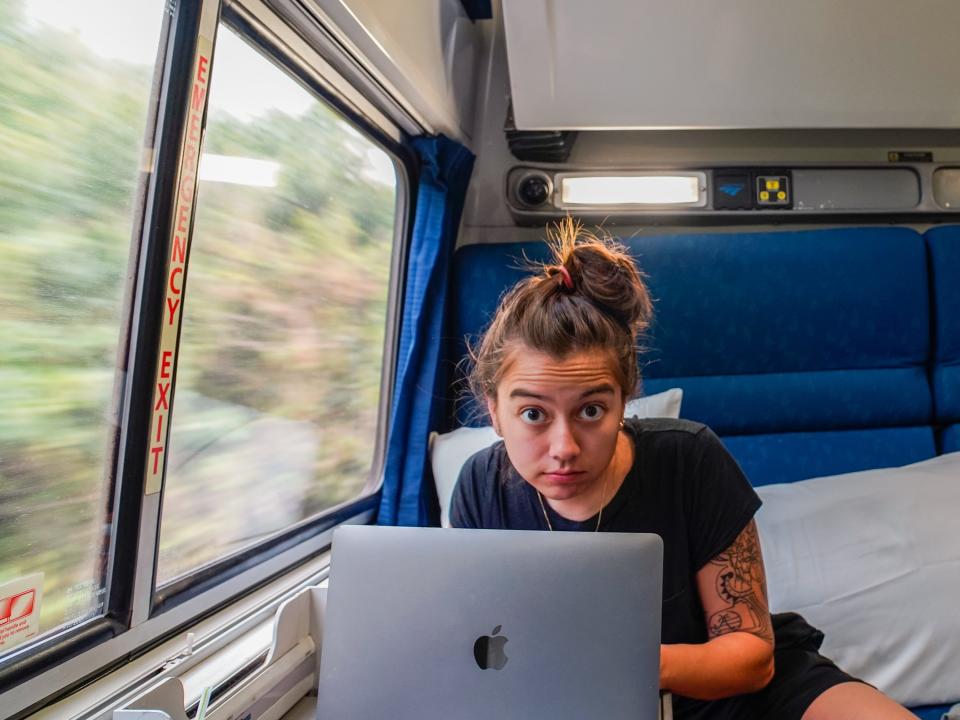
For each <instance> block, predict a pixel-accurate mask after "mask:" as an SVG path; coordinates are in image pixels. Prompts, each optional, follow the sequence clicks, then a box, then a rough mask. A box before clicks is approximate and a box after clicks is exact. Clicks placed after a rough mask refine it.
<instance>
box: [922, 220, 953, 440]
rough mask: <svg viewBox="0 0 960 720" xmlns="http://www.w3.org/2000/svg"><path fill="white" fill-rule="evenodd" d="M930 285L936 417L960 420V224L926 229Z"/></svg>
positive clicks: (943, 419) (944, 419)
mask: <svg viewBox="0 0 960 720" xmlns="http://www.w3.org/2000/svg"><path fill="white" fill-rule="evenodd" d="M925 237H926V240H927V245H928V247H929V249H930V270H931V274H932V276H933V277H932V285H933V292H932V296H933V308H932V311H933V320H934V322H933V326H934V338H935V343H936V346H935V352H934V358H935V364H934V367H933V381H932V384H933V398H934V408H935V412H936V418H937V420H939V421H941V422H956V421H957V420H960V227H958V226H951V227H941V228H934V229H933V230H928V231H927V233H926V235H925Z"/></svg>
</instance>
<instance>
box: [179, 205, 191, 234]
mask: <svg viewBox="0 0 960 720" xmlns="http://www.w3.org/2000/svg"><path fill="white" fill-rule="evenodd" d="M189 213H190V205H189V204H188V203H182V204H181V205H180V211H179V213H178V214H177V231H178V232H182V233H185V232H186V231H187V215H188V214H189Z"/></svg>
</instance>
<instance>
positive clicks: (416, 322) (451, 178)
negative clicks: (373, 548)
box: [377, 136, 474, 525]
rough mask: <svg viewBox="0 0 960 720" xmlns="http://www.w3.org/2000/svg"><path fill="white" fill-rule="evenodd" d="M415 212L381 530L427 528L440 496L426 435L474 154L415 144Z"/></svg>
mask: <svg viewBox="0 0 960 720" xmlns="http://www.w3.org/2000/svg"><path fill="white" fill-rule="evenodd" d="M413 147H414V149H415V150H416V152H417V155H418V156H419V159H420V179H419V184H418V187H417V199H416V202H417V209H416V217H415V220H414V224H413V237H412V239H411V244H410V249H409V251H408V253H407V276H406V285H405V288H406V289H405V293H404V300H403V319H402V321H401V322H402V324H401V326H400V351H399V354H398V356H397V375H396V377H397V380H396V385H395V386H394V391H393V408H392V412H391V422H390V434H389V437H388V440H387V464H386V471H385V476H384V482H383V492H382V495H381V498H380V510H379V512H378V514H377V523H378V524H380V525H427V524H429V523H430V522H431V521H432V520H434V515H435V514H436V511H435V510H434V508H433V506H434V505H435V504H436V492H435V490H434V488H433V484H432V483H430V482H424V479H425V477H426V476H427V472H426V465H427V463H426V459H427V435H428V433H429V432H430V424H431V420H432V417H433V416H434V413H435V410H436V408H435V407H434V405H435V400H434V399H435V398H436V397H437V393H436V392H435V390H436V387H435V384H436V381H437V376H438V372H437V370H438V362H439V357H440V347H441V344H442V343H441V340H442V337H441V335H442V332H443V322H444V311H445V308H446V299H447V283H448V274H449V267H450V257H451V255H452V253H453V247H454V244H455V242H456V238H457V229H458V228H459V226H460V215H461V213H462V212H463V201H464V196H465V195H466V190H467V183H468V181H469V179H470V171H471V170H472V169H473V160H474V157H473V154H472V153H471V152H470V151H469V150H467V149H466V148H464V147H463V146H462V145H459V144H458V143H456V142H454V141H452V140H449V139H448V138H445V137H443V136H438V137H430V138H416V139H414V141H413Z"/></svg>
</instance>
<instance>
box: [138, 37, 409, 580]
mask: <svg viewBox="0 0 960 720" xmlns="http://www.w3.org/2000/svg"><path fill="white" fill-rule="evenodd" d="M210 82H211V85H210V103H209V111H208V112H209V116H208V123H207V134H206V138H205V141H204V142H205V145H204V155H203V157H202V159H201V165H200V180H201V182H200V187H199V191H198V197H197V215H196V221H195V227H194V234H193V241H192V245H191V251H190V252H191V257H190V260H189V275H188V278H187V283H188V286H189V288H188V292H187V293H186V294H185V298H186V299H185V304H184V308H183V327H182V337H181V342H180V355H179V367H178V377H177V386H176V395H175V402H174V406H173V411H172V413H173V415H172V420H171V440H170V453H171V454H170V460H169V463H168V466H167V476H166V484H165V488H164V498H163V512H162V519H161V533H160V552H159V562H158V570H157V584H158V585H163V584H165V583H169V582H170V581H171V580H173V579H175V578H178V577H180V576H183V575H184V574H186V573H189V572H191V571H192V570H195V569H196V568H198V567H200V566H201V565H204V564H207V563H210V562H213V561H216V560H219V559H221V558H223V557H225V556H227V555H230V554H231V553H234V552H235V551H239V550H242V549H243V548H245V547H248V546H250V545H251V544H254V543H256V542H257V541H259V540H262V539H264V538H267V537H269V536H271V535H273V534H276V533H277V532H279V531H284V530H289V529H290V528H291V526H295V525H296V524H297V523H300V522H302V521H304V520H306V519H308V518H311V517H313V516H316V515H317V514H318V513H322V512H323V511H325V510H327V509H330V508H333V507H335V506H337V505H339V504H342V503H344V502H346V501H349V500H351V499H354V498H356V497H358V496H359V495H360V494H362V492H363V489H364V487H365V485H366V484H367V482H368V480H369V476H370V471H371V466H372V463H373V459H374V451H375V448H376V446H377V435H378V434H377V423H378V408H379V399H380V398H379V395H380V385H381V371H382V365H383V348H384V332H385V328H386V306H387V292H388V285H389V276H390V264H391V248H392V245H393V240H394V215H395V207H396V203H397V193H396V170H395V165H394V161H393V160H392V159H391V157H390V156H388V155H387V154H386V153H385V152H384V151H383V150H382V149H381V148H380V147H378V146H377V145H375V144H374V143H373V142H372V141H370V140H368V139H367V138H366V137H365V136H363V135H361V134H360V133H358V132H357V131H356V130H354V129H353V127H352V126H351V125H350V124H349V123H348V122H347V121H346V120H345V119H344V118H342V117H341V116H340V115H338V114H337V113H336V112H335V111H334V110H332V109H331V107H330V106H328V105H327V104H326V103H325V102H324V101H322V100H321V99H320V98H318V97H317V96H316V95H314V94H312V93H311V92H308V91H307V90H306V89H304V87H302V86H301V85H300V84H299V83H298V82H296V81H295V80H294V79H293V78H292V77H290V76H289V75H288V74H287V73H286V72H285V71H284V70H282V69H281V68H279V67H278V66H276V65H274V64H273V63H272V62H270V60H268V59H267V58H266V57H265V56H263V55H261V54H260V53H259V52H258V51H257V50H255V49H254V48H253V47H251V46H250V45H248V44H247V43H246V42H245V41H244V40H243V39H241V38H240V37H239V36H238V35H236V34H234V33H233V32H232V31H231V30H230V29H229V28H228V27H226V26H221V28H220V30H219V33H218V37H217V47H216V56H215V62H214V65H213V70H212V74H211V80H210ZM252 87H255V88H257V90H256V92H251V91H250V88H252Z"/></svg>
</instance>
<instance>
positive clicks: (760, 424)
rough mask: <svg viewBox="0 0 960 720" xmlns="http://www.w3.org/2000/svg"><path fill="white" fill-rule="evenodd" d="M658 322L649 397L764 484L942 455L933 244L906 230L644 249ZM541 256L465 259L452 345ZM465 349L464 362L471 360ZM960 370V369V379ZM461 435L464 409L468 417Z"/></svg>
mask: <svg viewBox="0 0 960 720" xmlns="http://www.w3.org/2000/svg"><path fill="white" fill-rule="evenodd" d="M624 242H625V244H626V245H627V246H628V248H629V249H630V251H631V253H632V254H633V255H634V257H635V258H636V259H637V261H638V264H639V266H640V267H641V269H642V270H643V271H644V272H646V273H647V275H648V281H649V285H650V289H651V292H652V294H653V296H654V298H655V301H656V320H655V324H654V327H653V328H652V331H651V333H650V337H649V338H648V339H647V342H646V344H647V345H648V347H649V351H648V352H646V353H644V354H643V355H642V356H641V358H640V363H641V367H642V370H643V375H644V378H645V379H644V390H645V392H647V393H654V392H657V391H659V390H662V389H665V388H668V387H675V386H678V387H682V388H683V389H684V399H683V409H682V415H683V417H686V418H690V419H693V420H698V421H701V422H705V423H707V424H708V425H710V426H711V427H713V428H714V430H716V432H717V433H718V434H720V435H721V436H722V437H724V438H725V440H726V441H727V443H728V447H730V449H731V451H732V452H733V454H734V455H735V457H737V459H738V460H739V461H740V462H741V464H742V465H743V467H744V469H745V470H746V471H747V473H748V475H749V476H750V477H751V480H752V481H753V482H754V483H755V484H758V485H759V484H765V483H769V482H788V481H792V480H797V479H801V478H805V477H812V476H815V475H823V474H830V473H839V472H848V471H852V470H860V469H867V468H871V467H882V466H886V465H901V464H904V463H908V462H914V461H917V460H921V459H924V458H927V457H930V456H932V455H933V454H934V452H935V450H934V441H933V428H932V426H931V422H932V412H933V404H932V400H931V393H930V388H929V383H928V379H927V365H928V362H929V358H930V354H931V343H930V311H929V299H928V298H929V289H928V277H927V263H926V254H925V247H924V239H923V238H922V237H921V236H920V235H919V234H917V233H916V232H914V231H912V230H908V229H903V228H854V229H839V230H814V231H803V232H773V233H771V232H766V233H730V234H719V233H717V234H698V235H669V236H649V237H636V238H631V239H629V240H625V241H624ZM524 255H526V257H528V258H530V259H532V260H543V259H545V257H546V253H545V249H544V246H543V244H542V243H524V244H509V245H476V246H469V247H466V248H462V249H461V250H460V251H458V252H457V254H456V258H455V265H454V277H453V283H454V293H455V306H454V308H453V317H452V321H453V326H452V334H453V337H454V339H455V341H456V340H458V339H459V338H461V337H462V336H463V335H464V334H474V335H475V334H477V333H479V332H480V331H482V329H483V328H484V327H485V326H486V324H487V322H488V321H489V318H490V315H491V313H492V312H493V310H494V309H495V307H496V304H497V301H498V299H499V297H500V295H501V294H502V293H503V291H504V290H506V289H507V288H508V287H510V286H511V285H512V284H513V283H515V282H516V281H517V280H519V279H520V278H522V277H523V276H524V275H525V271H524V270H523V269H522V265H523V257H524ZM462 351H463V345H462V343H458V344H457V346H456V348H455V349H454V350H453V354H454V356H455V357H458V356H459V355H458V353H462ZM958 371H960V368H958ZM458 415H459V419H460V421H461V422H463V421H464V420H468V419H469V418H470V411H469V408H465V407H461V408H460V410H459V411H458Z"/></svg>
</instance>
